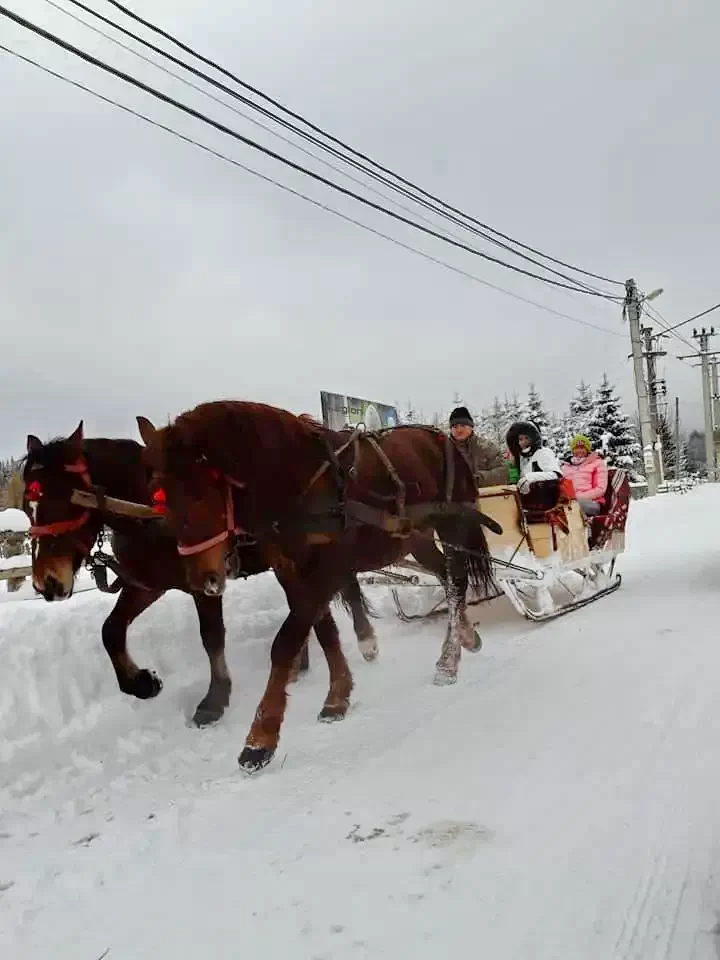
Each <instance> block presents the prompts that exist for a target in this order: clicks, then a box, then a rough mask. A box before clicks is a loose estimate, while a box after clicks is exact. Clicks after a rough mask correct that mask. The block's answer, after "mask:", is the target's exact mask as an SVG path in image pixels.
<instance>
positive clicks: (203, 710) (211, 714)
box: [193, 707, 225, 727]
mask: <svg viewBox="0 0 720 960" xmlns="http://www.w3.org/2000/svg"><path fill="white" fill-rule="evenodd" d="M224 712H225V711H224V709H219V710H213V709H212V708H210V707H198V708H197V710H196V711H195V716H194V717H193V723H194V724H195V726H196V727H209V726H210V725H211V724H213V723H217V722H218V720H221V719H222V716H223V713H224Z"/></svg>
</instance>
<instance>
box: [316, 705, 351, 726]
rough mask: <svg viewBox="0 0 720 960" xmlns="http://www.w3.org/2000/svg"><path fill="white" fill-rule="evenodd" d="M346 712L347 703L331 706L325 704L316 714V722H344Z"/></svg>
mask: <svg viewBox="0 0 720 960" xmlns="http://www.w3.org/2000/svg"><path fill="white" fill-rule="evenodd" d="M347 712H348V704H347V703H334V704H332V705H330V704H327V703H326V704H325V706H324V707H323V708H322V710H321V711H320V713H319V714H318V720H319V721H320V722H321V723H335V722H336V721H338V720H344V719H345V715H346V714H347Z"/></svg>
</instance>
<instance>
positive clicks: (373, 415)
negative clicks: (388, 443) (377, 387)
mask: <svg viewBox="0 0 720 960" xmlns="http://www.w3.org/2000/svg"><path fill="white" fill-rule="evenodd" d="M320 402H321V403H322V415H323V423H324V424H325V426H326V427H329V428H330V429H331V430H344V429H345V427H358V426H360V425H364V426H365V429H366V430H382V429H384V428H386V427H396V426H397V425H398V423H399V422H400V420H399V417H398V412H397V409H396V408H395V407H391V406H388V405H387V404H386V403H377V402H376V401H374V400H362V399H361V398H360V397H348V396H346V395H345V394H342V393H328V392H327V391H326V390H321V391H320Z"/></svg>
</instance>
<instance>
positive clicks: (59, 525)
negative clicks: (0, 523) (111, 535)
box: [25, 457, 92, 553]
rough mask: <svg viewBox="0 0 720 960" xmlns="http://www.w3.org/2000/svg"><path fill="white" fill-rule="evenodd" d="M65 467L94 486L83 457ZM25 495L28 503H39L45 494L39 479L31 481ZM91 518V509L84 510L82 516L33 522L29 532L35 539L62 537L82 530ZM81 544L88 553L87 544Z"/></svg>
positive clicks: (86, 484)
mask: <svg viewBox="0 0 720 960" xmlns="http://www.w3.org/2000/svg"><path fill="white" fill-rule="evenodd" d="M63 469H64V470H65V471H66V472H67V473H75V474H77V475H78V476H79V477H80V479H81V480H82V482H83V483H84V484H85V486H86V487H88V488H91V487H92V481H91V480H90V473H89V471H88V465H87V463H86V462H85V460H84V459H83V458H82V457H80V458H79V459H78V460H76V461H75V463H66V464H65V465H64V467H63ZM25 495H26V497H27V500H28V503H35V504H37V503H38V502H39V500H40V498H41V497H42V495H43V493H42V486H41V484H40V483H39V482H38V481H37V480H36V481H33V482H31V483H29V484H28V486H27V490H26V493H25ZM89 519H90V511H89V510H83V511H82V513H81V514H80V516H78V517H75V518H74V519H72V520H57V521H55V523H45V524H42V525H37V524H33V525H32V526H31V527H30V530H29V533H30V536H31V538H32V539H33V540H39V539H40V538H41V537H60V536H62V535H63V534H66V533H75V532H76V531H78V530H80V528H81V527H84V526H85V524H86V523H87V522H88V520H89ZM81 546H82V550H83V551H84V552H85V553H87V549H86V548H85V545H84V544H81Z"/></svg>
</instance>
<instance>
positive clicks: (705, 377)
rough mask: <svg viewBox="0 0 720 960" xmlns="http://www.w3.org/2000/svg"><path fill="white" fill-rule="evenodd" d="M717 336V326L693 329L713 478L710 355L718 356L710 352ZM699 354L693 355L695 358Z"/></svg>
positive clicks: (708, 462) (707, 456) (707, 461)
mask: <svg viewBox="0 0 720 960" xmlns="http://www.w3.org/2000/svg"><path fill="white" fill-rule="evenodd" d="M714 336H715V327H711V328H710V329H709V330H706V329H705V327H703V328H702V329H701V330H693V340H697V341H698V343H699V344H700V368H701V375H702V392H703V412H704V414H705V465H706V467H707V472H708V477H709V478H710V479H711V480H715V479H716V464H715V439H714V427H713V403H712V384H711V382H710V357H711V356H713V357H714V356H716V353H712V354H711V353H710V350H709V343H710V337H714ZM695 357H697V354H694V355H693V358H692V359H695ZM679 359H680V360H689V359H690V357H680V358H679Z"/></svg>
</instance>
